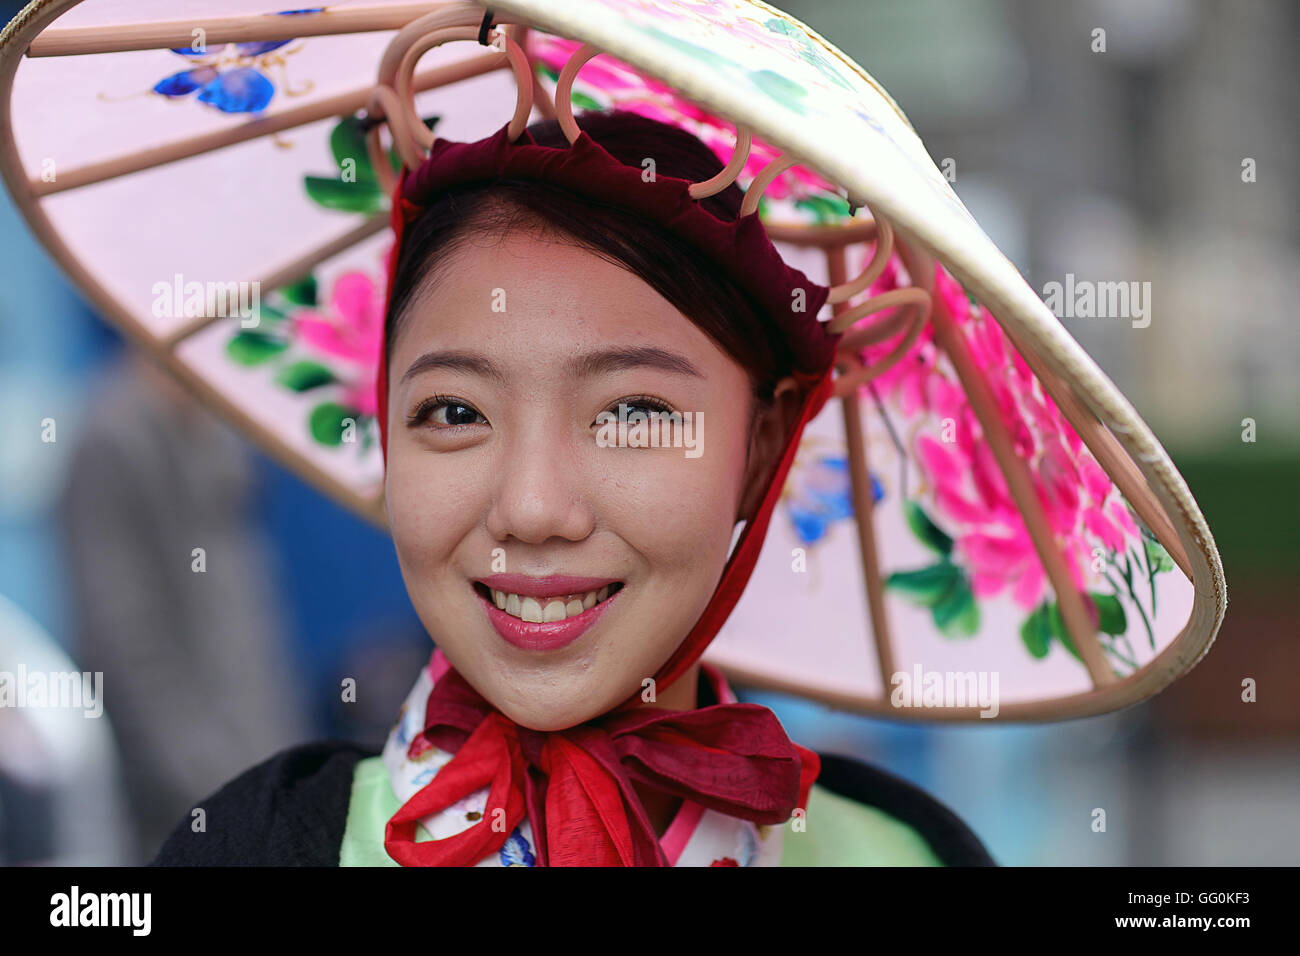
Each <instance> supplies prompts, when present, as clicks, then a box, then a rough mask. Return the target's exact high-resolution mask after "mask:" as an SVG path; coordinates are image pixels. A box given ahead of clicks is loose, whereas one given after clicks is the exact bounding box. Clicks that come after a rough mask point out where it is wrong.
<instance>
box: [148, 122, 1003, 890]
mask: <svg viewBox="0 0 1300 956" xmlns="http://www.w3.org/2000/svg"><path fill="white" fill-rule="evenodd" d="M579 127H580V135H579V136H578V137H577V138H576V140H575V141H574V142H573V143H572V144H570V143H569V142H568V139H567V138H566V136H565V134H564V133H563V132H562V131H561V129H560V127H559V125H558V123H556V122H548V123H541V124H538V125H534V126H532V127H529V128H528V129H527V130H526V131H525V135H524V136H522V137H521V138H520V139H519V140H518V141H517V142H512V141H510V140H509V139H508V138H507V136H506V133H507V128H503V129H502V130H501V131H500V132H498V133H497V134H496V135H495V136H492V137H489V138H487V139H485V140H481V141H479V142H477V143H473V144H460V143H452V142H448V141H439V142H437V143H435V145H434V148H433V151H432V153H431V155H430V157H429V159H428V160H427V161H426V162H425V163H424V164H423V165H421V166H420V167H419V168H418V169H416V170H409V169H408V170H406V171H405V173H404V175H403V179H402V182H401V184H400V185H399V187H398V195H397V196H396V198H395V202H396V203H397V212H398V214H399V215H396V216H395V217H394V221H395V225H396V227H397V231H398V242H397V245H396V247H395V248H396V249H397V252H396V254H395V259H394V260H393V262H392V264H391V277H390V278H391V284H390V289H389V301H388V309H387V314H386V326H385V338H384V345H383V358H382V364H381V367H380V374H379V380H378V389H379V392H378V396H377V397H378V405H379V424H380V430H381V436H382V439H383V449H384V455H385V464H386V485H385V488H386V506H387V511H388V519H389V527H390V529H391V532H392V536H393V542H394V546H395V548H396V552H397V556H398V560H399V563H400V566H401V571H402V575H403V578H404V580H405V583H406V587H407V591H408V593H409V595H410V597H411V601H412V603H413V605H414V607H415V609H416V611H417V613H418V614H419V617H420V619H421V621H422V622H423V624H424V626H425V628H426V629H427V630H428V632H429V635H430V637H431V638H432V640H433V642H434V644H435V645H436V647H437V650H436V651H435V653H434V655H433V658H432V659H431V661H430V663H429V665H428V666H427V667H426V668H424V669H423V670H422V671H421V673H420V675H419V678H418V680H417V681H416V684H415V686H414V687H413V688H412V690H411V693H410V695H409V697H408V698H407V701H406V704H405V706H404V708H403V712H402V715H401V716H400V718H399V720H398V723H397V725H396V726H395V727H394V729H393V732H392V734H391V735H390V738H389V740H388V744H387V746H386V747H385V749H384V752H383V754H382V756H366V755H364V754H360V753H356V752H351V751H347V750H341V749H338V748H334V749H329V748H326V749H325V750H321V749H320V748H319V747H317V749H316V750H309V749H300V750H299V751H295V752H291V753H289V754H286V755H281V756H279V757H277V758H275V759H274V760H273V761H270V762H268V763H267V764H264V765H262V766H261V767H259V768H255V769H254V770H253V771H250V772H249V774H248V775H246V776H245V777H244V778H241V780H240V781H236V782H235V783H233V784H231V785H230V788H228V789H227V791H223V794H224V797H223V795H222V794H218V795H216V797H214V799H215V800H217V801H218V802H224V804H225V806H226V808H227V812H231V813H239V812H243V810H242V809H241V808H242V807H244V806H246V805H250V804H251V805H259V804H258V798H259V797H260V796H261V795H263V794H264V791H265V790H266V789H267V788H271V789H274V790H276V791H277V792H283V791H286V790H288V789H289V788H290V787H292V788H293V789H294V792H295V794H296V796H295V797H294V798H292V799H291V800H288V801H287V802H284V803H282V804H280V805H279V810H278V811H277V813H278V815H277V816H274V817H273V818H271V819H266V814H265V813H264V812H263V813H262V814H261V815H260V816H261V817H262V824H263V827H264V830H263V833H264V839H263V840H262V841H261V842H262V844H263V846H279V847H280V849H277V850H269V849H260V850H258V851H257V853H258V857H257V860H256V861H259V862H334V861H337V862H339V863H341V864H344V865H348V864H387V865H392V864H394V863H397V864H401V865H511V864H522V865H534V864H542V865H552V866H556V865H610V864H622V865H661V866H662V865H721V866H726V865H742V866H745V865H775V864H777V863H780V862H782V860H785V861H786V862H802V863H871V862H874V863H922V864H933V863H952V862H961V863H970V862H976V863H986V862H990V861H989V860H988V857H987V854H985V853H984V852H983V849H982V847H980V846H979V843H978V841H977V840H975V839H974V837H973V836H971V835H970V833H969V831H968V830H966V829H965V827H964V826H963V825H962V824H961V823H960V821H957V820H956V819H955V818H952V817H951V814H948V813H947V811H946V810H945V809H944V808H942V807H941V806H939V805H938V804H937V803H935V802H934V801H933V800H932V799H931V798H929V797H928V796H926V795H925V794H923V793H921V792H920V791H918V790H915V788H911V787H909V786H908V785H907V784H903V783H902V782H901V781H897V780H895V779H893V778H888V777H887V776H886V775H883V774H880V773H879V772H878V771H872V770H870V768H866V767H864V766H863V765H861V764H856V763H854V762H852V761H844V760H842V759H838V758H832V757H827V759H826V763H825V766H824V768H823V761H822V759H821V757H820V756H819V755H818V754H816V753H814V752H812V751H810V750H806V749H805V748H802V747H800V746H798V745H797V744H794V743H792V742H791V741H790V740H789V739H788V737H786V735H785V733H784V731H783V730H782V728H781V726H780V724H779V722H778V721H777V720H776V718H775V715H773V714H772V713H771V711H769V710H767V709H766V708H763V707H760V706H758V705H754V704H740V703H737V701H736V698H735V696H734V694H733V693H732V691H731V688H730V687H729V686H728V685H727V683H726V681H725V679H724V678H723V676H722V674H721V673H720V672H719V671H718V670H717V669H716V668H713V667H712V666H711V665H708V664H704V663H702V662H701V661H700V655H701V654H702V653H703V651H704V650H705V648H706V647H707V646H708V644H709V642H710V641H711V640H712V638H713V636H714V635H715V634H716V633H717V632H718V630H719V629H720V628H721V626H722V624H723V622H724V621H725V620H726V618H727V616H728V615H729V613H730V611H731V609H732V607H733V606H734V605H735V602H736V600H737V599H738V598H739V596H740V593H741V592H742V591H743V590H744V587H745V583H746V581H747V580H748V577H749V574H750V572H751V571H752V569H753V566H754V562H755V561H756V560H757V555H758V551H759V549H760V548H761V546H762V542H763V537H764V534H765V532H766V528H767V524H768V521H769V519H770V516H771V513H772V508H773V505H774V503H775V500H776V498H777V496H778V494H779V492H780V489H781V486H782V484H783V481H784V477H785V474H786V472H787V470H788V468H789V466H790V461H791V459H792V457H793V452H794V449H795V447H796V446H797V444H798V440H799V436H800V434H801V433H802V430H803V427H804V425H805V424H806V422H807V421H808V419H809V418H810V416H811V415H813V414H815V412H816V411H817V410H818V409H819V408H820V407H821V406H822V404H824V402H825V401H826V400H827V398H828V397H829V395H830V392H831V375H830V368H831V357H832V350H833V347H834V337H833V336H831V335H830V334H829V333H828V332H827V331H826V330H825V329H824V327H823V326H822V325H821V323H820V322H819V321H818V320H817V318H816V313H817V311H818V309H820V308H821V306H822V305H823V304H824V303H825V301H826V295H827V290H826V289H825V288H824V287H821V286H818V285H816V284H815V283H812V282H811V281H809V280H808V279H807V277H806V276H804V274H803V273H802V272H799V271H797V270H794V269H791V268H789V267H788V266H786V265H785V263H784V262H783V261H781V259H780V256H779V254H778V253H777V252H776V250H775V247H774V246H772V244H771V242H770V240H768V238H767V236H766V234H765V233H764V231H763V228H762V226H761V224H760V223H759V220H758V216H757V215H756V214H749V215H748V216H741V215H740V211H741V201H742V198H743V196H742V194H741V192H740V190H739V188H738V187H737V186H735V185H734V184H732V185H729V186H727V187H726V188H725V189H723V190H722V191H720V192H718V193H716V194H714V195H712V196H709V197H708V198H705V199H703V200H696V199H695V198H693V197H692V196H690V195H689V194H688V192H687V190H688V187H689V186H690V185H691V183H693V182H699V181H704V180H708V179H710V178H711V177H713V176H715V175H716V174H717V173H718V172H719V170H720V169H721V168H722V164H721V163H720V162H719V160H718V159H717V157H716V156H715V155H714V154H713V152H712V150H711V149H709V147H707V146H705V145H704V144H703V143H702V142H700V141H699V140H697V139H696V138H695V137H693V136H691V135H690V134H689V133H687V132H685V131H684V130H682V129H680V128H677V127H674V126H671V125H668V124H664V123H660V122H658V121H655V120H652V119H648V118H645V117H641V116H638V115H635V114H631V113H621V112H615V113H609V114H601V113H592V114H587V115H585V116H583V117H581V118H580V120H579ZM647 174H648V175H647ZM629 413H630V414H629ZM610 415H615V416H620V420H621V421H624V422H626V421H629V420H631V419H632V418H634V417H638V416H639V418H640V420H650V419H651V416H654V420H655V421H656V422H660V423H663V422H666V423H667V425H666V426H665V427H682V426H684V425H685V423H687V422H690V423H692V425H693V426H694V427H696V428H697V429H700V430H698V431H696V432H695V435H696V436H697V437H702V436H703V434H704V433H703V431H702V428H701V423H702V422H703V421H704V420H705V419H706V418H707V420H708V423H709V428H708V433H707V434H708V443H707V446H704V445H702V444H699V445H698V447H697V449H696V450H697V451H698V452H699V453H698V454H689V455H688V454H683V453H682V451H681V446H680V445H678V446H676V447H674V446H673V445H672V444H671V443H668V444H664V443H658V444H655V445H648V446H647V445H644V443H641V442H632V441H625V440H622V437H624V436H626V434H627V432H626V430H622V431H617V432H616V433H615V434H616V435H618V436H620V440H615V441H609V440H607V439H608V434H609V433H608V431H606V430H605V429H604V426H603V423H604V422H606V421H607V420H608V418H609V416H610ZM742 522H743V523H744V533H743V534H741V535H740V537H739V538H737V529H738V525H740V524H741V523H742ZM823 769H824V770H825V772H823ZM819 773H821V785H816V786H815V785H814V781H816V780H818V776H819ZM313 793H314V794H315V796H314V797H312V798H311V802H310V806H311V807H314V808H315V809H307V805H304V806H302V807H295V806H290V804H292V803H293V802H294V801H295V800H299V799H300V798H301V799H304V800H305V799H307V797H306V796H304V795H306V794H313ZM837 794H838V795H837ZM810 807H812V808H813V809H812V810H810ZM330 808H332V809H330ZM344 810H345V813H344V812H343V811H344ZM209 812H211V809H209ZM304 812H309V813H318V814H320V816H319V817H318V818H317V819H318V820H319V822H320V824H321V826H320V827H319V828H318V831H319V832H317V833H316V834H315V836H313V837H312V838H311V839H308V840H307V841H306V842H305V843H304V841H303V840H302V839H300V838H298V837H295V835H294V833H295V830H294V828H295V827H296V828H298V829H299V830H301V827H302V824H301V819H302V817H301V814H302V813H304ZM810 812H811V813H813V814H816V820H817V821H819V822H818V825H817V826H816V827H814V828H812V829H813V831H814V833H815V834H820V835H813V836H809V835H808V834H809V830H810V828H809V827H808V826H807V825H806V824H805V821H806V819H807V818H808V814H809V813H810ZM344 816H345V817H346V819H345V820H344V819H343V817H344ZM294 821H297V822H294ZM904 821H906V822H904ZM784 824H789V827H790V830H791V831H792V832H791V835H790V838H789V840H788V843H789V844H790V846H787V847H786V848H785V849H784V850H783V843H782V837H783V833H784V831H785V830H786V827H785V826H783V825H784ZM275 833H281V834H282V835H281V836H279V837H277V836H273V835H272V834H275ZM322 833H323V834H325V835H324V836H321V834H322ZM795 834H797V836H796V835H795ZM250 842H252V841H250ZM304 846H305V847H306V849H304ZM208 847H210V844H209V845H208ZM241 852H242V851H241ZM210 853H211V850H210V848H209V849H200V844H199V842H198V841H196V840H194V839H192V838H191V837H190V835H189V834H187V833H186V832H185V828H184V827H182V828H181V829H179V830H178V831H177V834H176V835H175V836H174V837H173V838H172V840H171V841H169V843H168V844H167V845H166V846H164V848H163V852H162V854H160V857H159V860H158V862H164V863H166V862H173V863H176V862H254V861H253V860H249V859H248V858H247V857H242V858H240V859H238V860H235V859H231V858H229V857H228V856H227V857H223V858H222V859H221V860H214V859H213V858H212V856H211V855H210ZM331 856H332V857H333V859H332V860H331V859H330V857H331Z"/></svg>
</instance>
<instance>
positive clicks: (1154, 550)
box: [1142, 537, 1174, 574]
mask: <svg viewBox="0 0 1300 956" xmlns="http://www.w3.org/2000/svg"><path fill="white" fill-rule="evenodd" d="M1142 544H1143V545H1144V546H1145V547H1146V550H1147V563H1148V564H1150V565H1151V570H1152V571H1154V572H1156V574H1160V573H1161V572H1164V571H1172V570H1173V569H1174V559H1173V558H1171V557H1169V552H1168V551H1166V550H1165V549H1164V546H1163V545H1161V544H1160V542H1159V541H1153V540H1151V539H1150V538H1146V537H1144V538H1143V539H1142Z"/></svg>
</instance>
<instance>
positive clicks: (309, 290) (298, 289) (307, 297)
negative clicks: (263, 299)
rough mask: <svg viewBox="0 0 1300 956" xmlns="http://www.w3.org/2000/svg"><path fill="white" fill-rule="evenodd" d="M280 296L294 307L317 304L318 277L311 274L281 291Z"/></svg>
mask: <svg viewBox="0 0 1300 956" xmlns="http://www.w3.org/2000/svg"><path fill="white" fill-rule="evenodd" d="M280 294H281V295H283V296H284V297H285V298H286V299H288V300H289V301H290V302H292V303H293V304H294V305H315V304H316V277H315V276H314V275H312V274H311V273H308V274H307V275H305V276H303V277H302V278H301V279H299V280H298V281H297V282H291V283H289V284H288V285H286V286H283V287H282V288H281V289H280Z"/></svg>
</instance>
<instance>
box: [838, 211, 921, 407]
mask: <svg viewBox="0 0 1300 956" xmlns="http://www.w3.org/2000/svg"><path fill="white" fill-rule="evenodd" d="M876 222H877V224H878V225H879V227H880V230H879V235H878V239H877V242H876V249H875V252H874V253H873V255H872V257H871V262H869V263H868V264H867V268H866V269H864V270H863V273H862V275H861V276H859V277H858V278H857V279H855V280H854V281H853V282H849V283H844V284H843V285H840V286H836V287H835V288H836V289H838V290H845V289H849V288H851V287H853V286H860V288H859V289H858V291H861V288H866V287H867V286H869V285H870V284H871V283H873V282H875V281H876V279H878V278H879V277H880V274H881V273H882V272H883V271H884V267H885V263H887V262H888V260H889V256H890V254H891V252H892V250H893V246H894V231H893V227H892V226H891V225H890V223H889V221H888V220H887V219H884V218H882V217H880V216H877V217H876ZM898 251H899V254H900V255H905V254H906V253H907V251H908V250H907V249H906V248H905V247H904V246H903V245H902V244H901V243H900V244H899V249H898ZM911 261H913V262H914V263H915V262H922V263H924V262H925V261H926V259H925V257H924V256H919V257H916V256H913V257H911ZM908 274H909V276H911V270H908ZM911 278H912V282H913V285H911V286H907V287H904V288H901V289H890V290H889V291H888V292H882V293H881V294H880V295H875V296H872V297H871V298H870V299H868V300H867V301H866V302H863V303H860V304H859V305H856V306H854V307H853V308H851V309H847V310H845V311H844V312H841V313H840V314H839V315H837V316H835V317H834V318H833V319H830V320H829V321H828V322H827V323H826V325H827V328H828V330H829V331H830V332H832V333H836V334H840V333H842V334H843V338H841V339H840V342H839V344H838V345H837V347H836V353H835V360H836V364H837V365H838V366H839V368H840V374H839V376H838V377H837V378H836V380H835V395H836V396H837V397H841V398H843V397H845V396H848V395H852V394H854V393H856V391H857V390H858V389H860V388H861V387H862V386H864V385H866V384H867V383H868V382H870V381H872V380H873V379H875V378H876V377H878V376H880V375H883V374H884V373H885V372H887V371H889V370H890V369H891V368H893V367H894V366H895V365H897V364H898V363H899V362H900V361H901V360H902V358H903V356H904V355H906V354H907V352H908V350H909V349H911V348H912V346H913V345H915V344H916V340H917V338H918V337H919V336H920V334H921V330H922V329H923V328H924V327H925V323H926V322H927V321H928V320H929V318H930V309H931V306H932V304H933V303H932V299H931V287H932V285H933V277H932V276H927V275H924V274H923V275H921V276H911ZM864 279H865V280H866V281H865V282H864V281H863V280H864ZM918 280H919V281H918ZM852 294H853V293H849V294H848V295H842V296H841V298H840V299H839V301H841V302H842V301H844V300H845V299H847V298H848V297H849V296H850V295H852ZM882 309H897V310H898V311H896V312H895V313H894V314H893V315H891V316H890V317H889V318H887V319H883V320H881V321H879V322H875V323H873V324H871V325H867V326H864V327H862V328H853V325H854V323H855V322H859V321H861V320H862V319H864V318H865V317H867V316H868V315H871V314H873V313H875V312H879V311H880V310H882ZM900 332H901V333H903V334H902V338H900V339H899V340H898V342H897V344H895V345H894V347H893V348H892V349H890V350H889V352H888V354H886V355H884V356H883V357H882V358H879V359H877V360H876V361H874V362H871V363H870V364H867V363H866V362H864V361H863V360H862V356H861V355H860V352H861V350H862V349H863V348H865V347H866V346H868V345H875V344H876V343H879V342H884V341H887V340H888V339H891V338H893V337H894V336H896V335H898V334H899V333H900Z"/></svg>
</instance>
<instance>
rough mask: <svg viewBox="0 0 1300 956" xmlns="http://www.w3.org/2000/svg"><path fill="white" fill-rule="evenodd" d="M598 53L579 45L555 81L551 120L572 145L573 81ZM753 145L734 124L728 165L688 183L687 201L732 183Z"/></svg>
mask: <svg viewBox="0 0 1300 956" xmlns="http://www.w3.org/2000/svg"><path fill="white" fill-rule="evenodd" d="M601 52H602V51H601V50H600V48H599V47H595V46H592V45H591V44H590V43H584V44H582V46H580V47H578V48H577V49H576V50H574V51H573V53H572V54H570V56H569V58H568V59H567V60H566V61H565V62H564V67H563V69H561V70H560V75H559V77H558V78H557V79H556V81H555V117H556V119H558V120H559V121H560V129H562V130H564V135H565V137H566V138H567V139H568V140H569V142H570V143H573V142H574V141H576V140H577V138H578V134H579V133H580V132H581V130H580V129H579V128H578V121H577V120H576V119H574V118H573V81H574V80H575V79H576V78H577V76H578V71H579V70H581V69H582V67H583V66H584V65H585V64H586V62H587V61H588V60H590V59H591V58H592V57H594V56H596V55H598V54H599V53H601ZM753 141H754V134H753V133H752V132H751V131H750V129H749V127H747V126H742V125H740V124H739V123H738V124H736V149H735V151H734V152H733V153H732V154H731V160H730V162H728V163H727V165H726V166H724V167H723V168H722V171H721V172H719V173H718V174H717V175H716V176H713V177H710V178H709V179H706V180H704V181H702V182H698V183H692V184H691V188H690V189H689V190H688V192H689V194H690V197H691V198H692V199H706V198H708V197H709V196H713V195H716V194H717V193H720V192H722V191H723V190H724V189H726V188H727V187H728V186H730V185H731V184H732V183H734V182H735V181H736V177H737V176H739V175H740V173H741V171H742V170H743V169H744V168H745V163H746V161H748V159H749V149H750V146H751V144H752V143H753Z"/></svg>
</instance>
